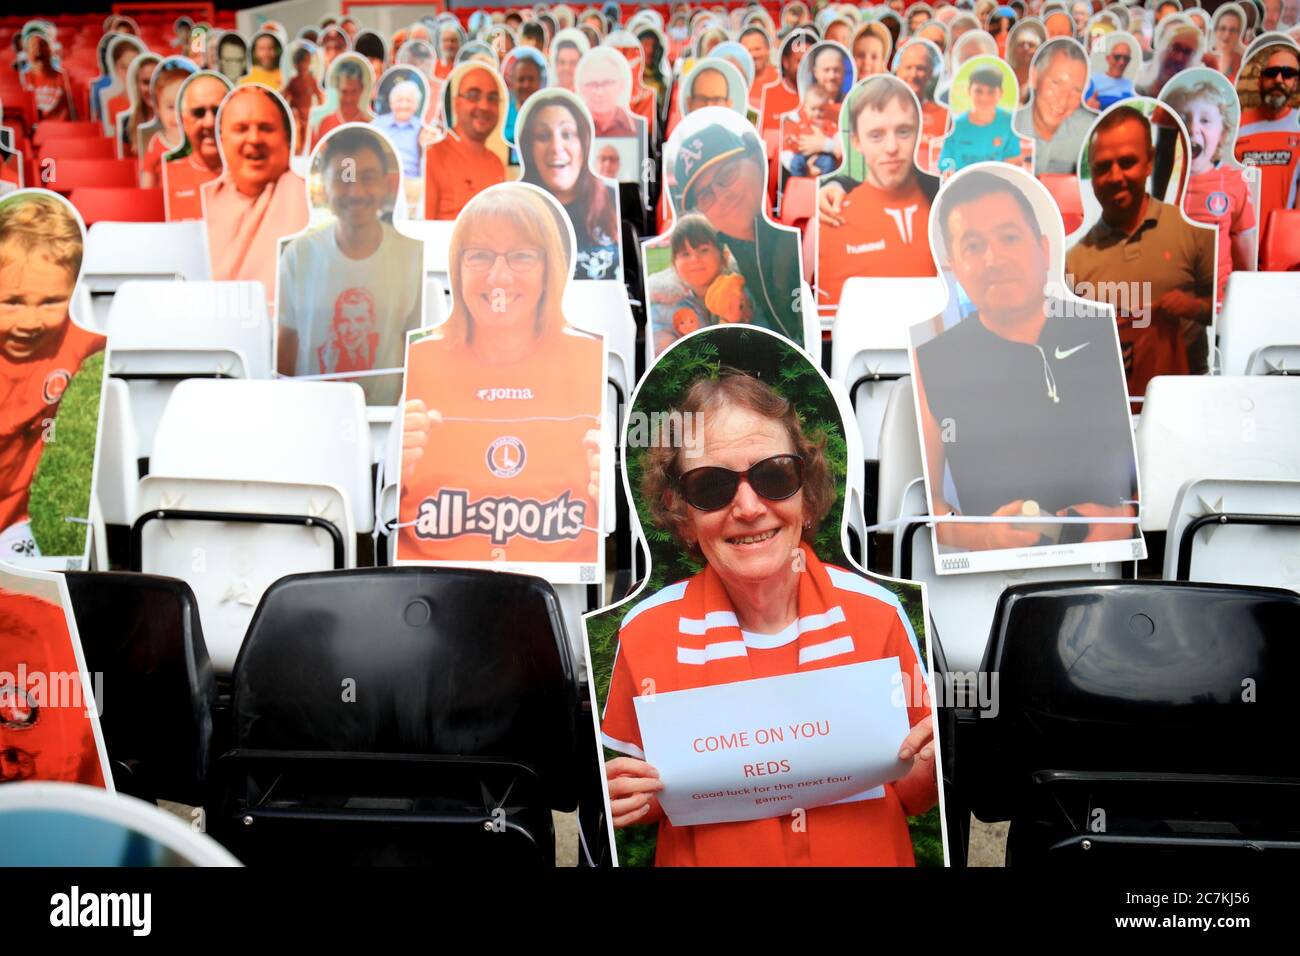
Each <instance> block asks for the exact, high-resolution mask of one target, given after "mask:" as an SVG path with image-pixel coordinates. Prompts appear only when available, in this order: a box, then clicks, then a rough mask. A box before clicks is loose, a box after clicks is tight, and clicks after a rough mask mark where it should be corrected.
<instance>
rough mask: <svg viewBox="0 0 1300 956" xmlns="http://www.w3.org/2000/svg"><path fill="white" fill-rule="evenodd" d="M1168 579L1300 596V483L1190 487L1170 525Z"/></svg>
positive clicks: (1206, 482)
mask: <svg viewBox="0 0 1300 956" xmlns="http://www.w3.org/2000/svg"><path fill="white" fill-rule="evenodd" d="M1164 577H1165V580H1167V581H1174V580H1185V581H1213V582H1215V583H1218V584H1247V585H1254V586H1257V587H1277V588H1289V589H1290V590H1292V591H1300V481H1264V480H1253V481H1241V480H1238V479H1231V478H1202V479H1199V480H1196V481H1189V482H1187V483H1186V484H1185V485H1183V487H1182V488H1181V489H1179V492H1178V497H1177V499H1175V501H1174V510H1173V515H1172V517H1171V518H1170V521H1169V536H1168V539H1167V541H1166V543H1165V568H1164Z"/></svg>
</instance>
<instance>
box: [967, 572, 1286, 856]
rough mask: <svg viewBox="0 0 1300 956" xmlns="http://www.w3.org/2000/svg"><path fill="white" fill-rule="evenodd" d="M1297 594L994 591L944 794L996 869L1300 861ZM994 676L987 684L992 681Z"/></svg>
mask: <svg viewBox="0 0 1300 956" xmlns="http://www.w3.org/2000/svg"><path fill="white" fill-rule="evenodd" d="M1297 667H1300V595H1297V594H1296V593H1295V592H1292V591H1285V590H1281V589H1272V588H1250V587H1237V586H1228V585H1215V584H1189V583H1173V582H1160V581H1131V582H1125V583H1117V584H1110V585H1097V584H1095V583H1069V582H1062V583H1056V582H1053V583H1044V584H1031V585H1021V586H1017V587H1013V588H1009V589H1008V590H1007V591H1006V592H1005V593H1004V594H1003V596H1002V599H1001V601H1000V602H999V605H998V609H997V613H996V615H995V617H994V621H993V627H992V633H991V635H990V638H989V646H988V650H987V652H986V655H985V658H984V663H983V666H982V668H981V670H982V673H981V675H980V677H981V678H983V679H985V680H986V681H987V682H988V683H987V687H988V688H989V689H990V691H991V692H990V693H988V694H987V695H985V696H986V699H987V700H989V701H991V702H992V703H993V704H994V706H993V707H988V708H985V710H984V712H983V713H980V712H979V711H978V710H975V709H967V710H965V711H964V712H963V713H962V714H961V716H960V718H959V723H958V726H957V744H956V749H955V752H954V753H953V754H951V755H948V754H945V757H948V756H951V757H952V759H953V760H954V762H955V783H956V789H957V792H958V793H959V794H960V797H961V800H962V802H963V803H965V804H967V805H969V806H970V807H971V808H972V810H973V811H974V813H975V816H976V817H978V818H979V819H981V820H984V821H986V822H994V821H999V820H1010V821H1011V830H1010V836H1009V838H1008V845H1007V863H1008V864H1011V863H1016V864H1023V863H1030V864H1034V863H1046V862H1071V863H1074V864H1080V863H1095V864H1103V865H1104V864H1109V865H1116V864H1119V863H1125V862H1129V861H1130V860H1133V859H1134V858H1137V859H1138V860H1140V861H1142V862H1151V861H1153V860H1161V859H1168V858H1178V857H1188V856H1190V857H1194V858H1195V859H1198V860H1203V859H1205V858H1206V857H1209V856H1215V855H1219V856H1228V857H1230V858H1231V859H1232V860H1234V861H1236V862H1239V863H1242V862H1247V861H1259V860H1261V859H1262V858H1264V857H1267V856H1269V854H1268V853H1267V852H1259V851H1268V850H1275V849H1300V821H1298V820H1297V818H1296V815H1295V788H1296V783H1297V780H1298V779H1300V758H1298V757H1297V756H1296V750H1295V748H1294V747H1292V746H1289V745H1288V744H1287V741H1289V740H1290V738H1291V736H1292V734H1291V733H1290V732H1289V730H1290V729H1291V728H1292V727H1293V726H1294V725H1295V722H1296V717H1295V715H1296V709H1295V703H1294V701H1295V695H1294V694H1293V693H1292V685H1293V683H1294V675H1295V673H1296V669H1297ZM993 678H996V683H994V682H993V680H992V679H993Z"/></svg>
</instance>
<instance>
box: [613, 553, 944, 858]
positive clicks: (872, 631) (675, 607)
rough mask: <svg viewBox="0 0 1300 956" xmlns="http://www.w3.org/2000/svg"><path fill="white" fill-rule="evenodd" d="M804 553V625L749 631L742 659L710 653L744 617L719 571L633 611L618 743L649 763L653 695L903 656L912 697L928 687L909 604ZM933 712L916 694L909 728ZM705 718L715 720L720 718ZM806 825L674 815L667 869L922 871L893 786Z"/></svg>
mask: <svg viewBox="0 0 1300 956" xmlns="http://www.w3.org/2000/svg"><path fill="white" fill-rule="evenodd" d="M802 549H803V553H804V555H805V558H806V565H805V570H806V573H805V574H801V575H800V576H799V577H800V582H799V615H800V618H799V620H798V621H796V622H794V623H792V624H791V625H790V627H788V628H787V629H786V631H784V632H782V634H779V635H751V634H748V633H747V632H744V631H741V638H742V642H743V645H744V646H743V651H744V652H743V653H742V654H740V655H739V656H736V655H734V654H730V653H728V654H723V655H712V654H710V653H709V647H710V645H714V646H716V644H715V642H719V641H722V642H726V641H727V640H728V639H729V638H731V637H732V636H733V635H734V634H735V631H736V629H735V627H734V623H733V624H732V626H727V624H726V623H725V622H726V621H727V620H728V619H729V620H730V621H731V622H734V621H735V618H734V616H733V615H734V608H733V606H732V604H731V602H730V600H729V599H728V597H727V594H726V590H725V589H724V588H723V586H722V583H721V579H720V578H719V577H718V575H717V572H716V571H714V570H713V569H712V567H708V566H706V567H705V569H704V570H703V571H702V572H700V573H699V574H697V575H695V576H694V577H692V578H689V579H687V580H686V581H680V582H678V583H677V584H671V585H669V586H668V587H666V588H664V589H663V590H661V591H659V592H658V593H656V594H654V595H652V596H650V597H649V598H646V599H645V600H643V601H641V602H640V603H639V604H637V605H635V606H634V607H633V608H632V610H631V611H629V612H628V614H627V615H626V616H625V617H624V619H623V625H622V627H621V628H620V630H619V643H618V652H617V654H616V656H615V659H614V673H613V676H612V678H611V680H610V685H609V695H608V698H607V701H606V704H605V713H604V716H603V717H602V720H601V731H602V733H603V735H604V743H605V745H606V746H607V747H610V748H611V749H614V750H617V751H620V752H623V753H627V754H630V755H632V756H634V757H637V758H638V759H644V756H645V754H644V750H643V747H642V741H641V730H640V725H639V724H638V722H637V716H636V707H635V705H634V703H633V698H634V697H636V696H637V695H638V694H641V693H646V692H647V690H646V689H647V688H653V692H654V693H665V692H668V691H675V690H689V689H691V688H694V687H706V686H717V685H720V684H728V683H732V682H735V681H741V680H753V679H759V678H764V677H776V676H780V675H784V674H794V673H796V672H803V671H808V670H820V669H822V668H825V667H836V666H839V665H841V664H856V663H861V662H863V661H872V660H882V659H886V658H890V657H897V658H898V663H899V669H900V672H901V674H902V677H903V681H904V683H905V684H906V685H907V687H908V688H909V689H911V688H916V687H918V686H922V684H921V682H923V680H924V677H923V675H924V670H923V668H922V665H921V663H920V659H919V651H918V650H917V649H916V645H915V644H914V643H913V637H912V635H911V633H910V627H909V626H908V625H906V624H904V620H905V619H904V617H903V614H902V611H901V609H900V608H899V606H898V604H897V599H896V598H894V597H893V595H891V594H890V593H889V592H888V591H886V590H885V589H884V588H882V587H880V586H879V585H877V584H874V583H872V582H871V581H869V580H868V579H867V578H864V577H862V576H861V575H859V574H857V573H855V572H853V571H848V570H845V569H843V568H836V567H833V566H831V565H826V564H823V563H822V562H821V561H820V560H819V559H818V558H817V556H816V554H814V553H813V551H812V549H811V548H809V547H808V546H807V545H806V544H805V545H802ZM813 598H816V599H817V600H810V599H813ZM823 605H825V610H822V609H821V608H822V606H823ZM840 611H842V612H843V613H842V616H841V614H840V613H838V612H840ZM688 618H689V622H688ZM687 623H690V624H691V625H694V626H691V627H689V628H688V627H687V626H686V624H687ZM700 625H702V626H700ZM724 627H725V628H726V634H725V635H722V634H720V633H719V631H720V630H721V629H722V628H724ZM845 636H848V637H849V638H851V643H852V647H851V648H849V649H846V650H843V651H842V652H841V651H837V652H836V653H834V654H817V653H812V654H808V655H807V657H808V659H807V660H805V661H804V662H803V663H802V664H801V663H800V657H801V656H804V655H802V654H801V653H800V652H801V650H808V649H810V648H817V647H818V646H819V645H830V644H835V645H839V644H840V642H841V641H842V640H843V638H844V637H845ZM774 645H775V646H774ZM683 651H685V653H682V652H683ZM911 696H912V697H917V696H919V695H916V694H913V695H911ZM928 714H929V709H928V707H926V706H925V704H924V701H922V700H912V699H911V698H909V704H908V707H907V717H908V723H909V724H911V725H913V726H915V725H916V724H917V723H919V722H920V721H921V720H922V719H924V718H925V717H926V716H927V715H928ZM701 719H702V720H704V721H705V722H706V723H707V719H708V715H702V718H701ZM804 823H805V826H804V827H803V829H802V830H797V829H796V828H795V827H792V826H790V821H789V820H788V819H784V818H779V817H774V818H768V819H763V820H745V821H738V822H732V823H706V824H697V825H694V826H680V827H675V826H673V825H672V823H670V822H669V821H668V819H667V818H666V817H665V818H664V819H663V820H662V821H661V822H660V823H659V832H658V839H657V841H656V847H655V865H656V866H912V865H914V862H915V860H914V857H913V853H912V841H911V835H910V834H909V832H908V829H907V818H906V811H905V810H904V808H903V804H902V801H901V799H900V797H899V795H898V793H897V792H896V789H895V786H894V784H892V783H887V784H885V785H884V786H883V787H881V788H877V789H876V790H875V791H867V792H866V793H865V794H864V795H862V797H861V798H859V799H854V800H850V801H848V802H844V803H837V804H831V805H828V806H821V807H813V808H811V809H809V810H808V811H807V816H806V817H805V820H804Z"/></svg>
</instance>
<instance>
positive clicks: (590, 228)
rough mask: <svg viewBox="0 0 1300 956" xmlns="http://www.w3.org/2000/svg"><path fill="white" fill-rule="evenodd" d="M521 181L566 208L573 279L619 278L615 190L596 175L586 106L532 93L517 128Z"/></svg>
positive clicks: (557, 92)
mask: <svg viewBox="0 0 1300 956" xmlns="http://www.w3.org/2000/svg"><path fill="white" fill-rule="evenodd" d="M516 130H517V135H518V141H519V158H520V163H521V165H522V167H523V172H522V175H521V176H520V181H521V182H525V183H531V184H532V185H534V186H538V187H540V188H541V189H544V190H546V191H547V192H548V193H550V194H551V195H552V196H554V197H555V198H556V199H557V200H559V202H560V204H561V205H562V206H564V210H565V212H567V213H568V214H569V221H570V222H571V223H572V225H573V231H574V235H575V238H576V240H577V253H576V255H575V257H574V272H573V277H574V278H575V279H622V277H623V256H622V245H621V243H620V241H619V238H620V233H621V227H620V225H619V223H620V219H619V208H618V185H617V181H616V180H615V179H613V178H612V177H605V176H601V175H597V174H596V173H594V172H593V171H592V167H593V165H598V164H599V163H601V162H602V161H603V158H604V157H602V156H599V155H597V156H593V155H592V150H593V148H594V136H593V134H592V125H591V115H590V114H589V113H588V112H587V107H586V106H585V105H584V104H583V102H582V101H581V100H580V99H578V97H577V96H575V95H574V94H573V93H570V92H569V91H568V90H561V89H551V90H543V91H541V92H540V93H536V94H534V95H533V96H532V97H531V98H530V99H529V100H528V102H527V103H526V104H525V105H524V108H523V111H522V112H521V113H520V114H519V120H518V125H517V127H516Z"/></svg>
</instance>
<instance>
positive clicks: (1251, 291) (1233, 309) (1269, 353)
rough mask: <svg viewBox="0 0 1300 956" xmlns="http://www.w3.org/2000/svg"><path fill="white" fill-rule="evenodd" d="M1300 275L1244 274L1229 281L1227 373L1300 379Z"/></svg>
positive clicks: (1223, 333)
mask: <svg viewBox="0 0 1300 956" xmlns="http://www.w3.org/2000/svg"><path fill="white" fill-rule="evenodd" d="M1297 306H1300V272H1242V271H1240V270H1237V271H1235V272H1233V273H1232V275H1231V276H1230V277H1229V278H1228V294H1227V296H1226V297H1225V300H1224V303H1223V310H1222V311H1221V312H1220V314H1219V322H1218V330H1219V354H1220V357H1221V364H1220V368H1219V371H1220V373H1221V374H1223V375H1276V374H1282V373H1286V374H1291V375H1300V321H1297V319H1296V315H1297Z"/></svg>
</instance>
